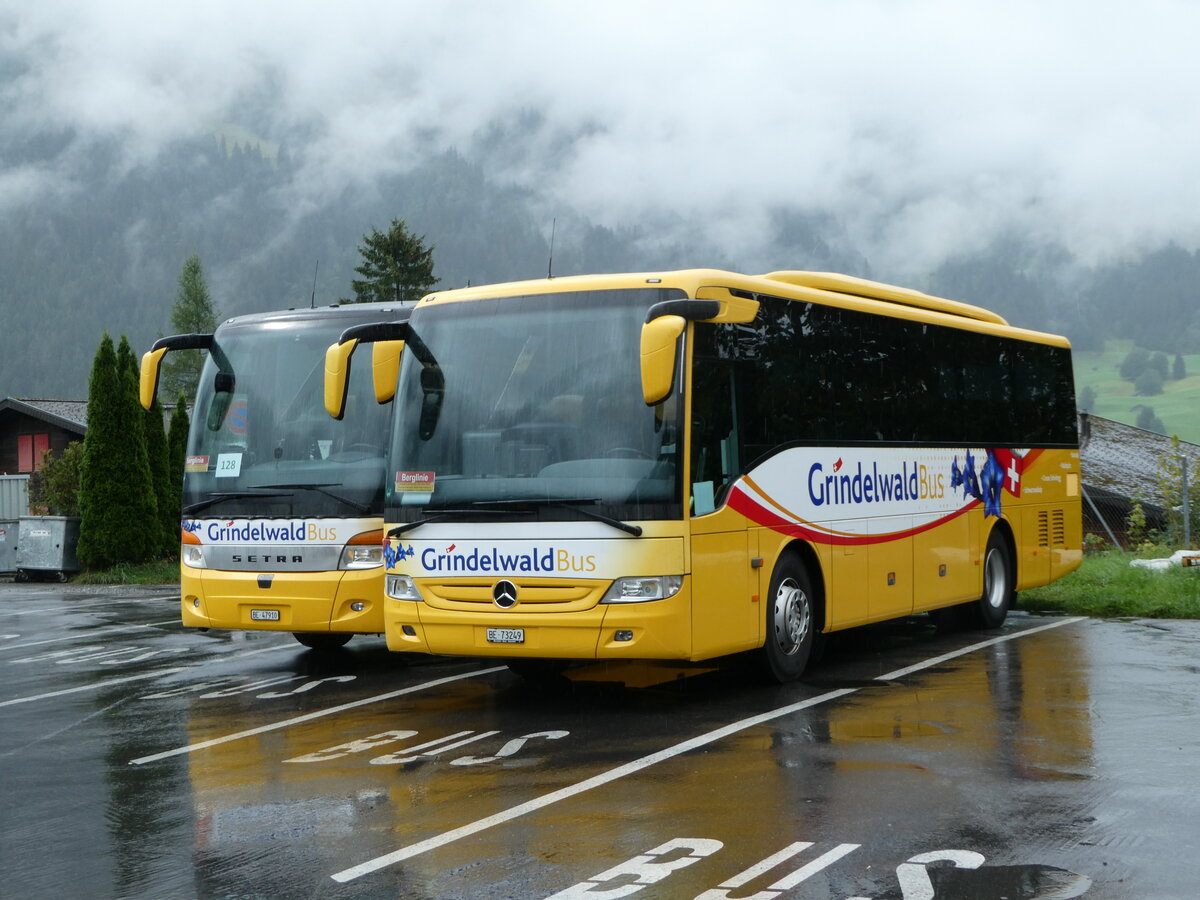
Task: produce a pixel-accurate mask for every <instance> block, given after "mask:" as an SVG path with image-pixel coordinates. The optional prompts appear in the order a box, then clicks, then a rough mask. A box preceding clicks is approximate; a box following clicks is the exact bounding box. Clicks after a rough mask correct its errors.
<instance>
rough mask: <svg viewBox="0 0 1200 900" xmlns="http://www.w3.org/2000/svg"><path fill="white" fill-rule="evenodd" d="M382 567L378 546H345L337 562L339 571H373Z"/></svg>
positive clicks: (380, 550) (381, 557)
mask: <svg viewBox="0 0 1200 900" xmlns="http://www.w3.org/2000/svg"><path fill="white" fill-rule="evenodd" d="M382 565H383V547H381V546H380V545H379V544H347V545H346V547H345V549H344V550H342V558H341V559H340V560H339V561H338V568H339V569H375V568H378V567H379V566H382Z"/></svg>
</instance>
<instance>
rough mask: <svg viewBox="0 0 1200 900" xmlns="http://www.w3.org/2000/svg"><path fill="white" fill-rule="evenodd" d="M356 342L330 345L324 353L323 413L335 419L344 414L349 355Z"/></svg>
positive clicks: (356, 344)
mask: <svg viewBox="0 0 1200 900" xmlns="http://www.w3.org/2000/svg"><path fill="white" fill-rule="evenodd" d="M357 346H358V341H356V340H349V341H346V342H345V343H338V344H330V345H329V348H328V349H327V350H326V351H325V412H327V413H329V415H330V416H332V417H333V418H335V419H341V418H342V416H344V415H345V414H346V391H347V389H348V388H349V387H350V355H351V354H352V353H353V352H354V348H355V347H357Z"/></svg>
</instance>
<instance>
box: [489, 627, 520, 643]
mask: <svg viewBox="0 0 1200 900" xmlns="http://www.w3.org/2000/svg"><path fill="white" fill-rule="evenodd" d="M487 639H488V643H489V644H523V643H525V629H524V628H489V629H488V630H487Z"/></svg>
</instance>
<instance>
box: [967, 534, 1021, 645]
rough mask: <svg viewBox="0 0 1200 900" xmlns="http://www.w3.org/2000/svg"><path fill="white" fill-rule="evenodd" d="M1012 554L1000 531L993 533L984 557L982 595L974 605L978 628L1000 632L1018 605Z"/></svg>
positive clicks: (989, 538) (974, 617)
mask: <svg viewBox="0 0 1200 900" xmlns="http://www.w3.org/2000/svg"><path fill="white" fill-rule="evenodd" d="M1015 584H1016V579H1015V577H1014V571H1013V564H1012V554H1011V553H1010V552H1009V549H1008V542H1007V541H1005V540H1004V537H1003V536H1002V535H1001V534H1000V532H999V531H996V530H995V529H993V530H992V533H991V536H990V537H988V542H987V549H986V550H985V551H984V553H983V593H982V594H980V596H979V599H978V600H977V601H975V609H974V615H973V617H972V618H973V619H974V620H975V622H974V624H975V625H976V626H977V627H979V628H999V627H1000V626H1001V625H1003V624H1004V620H1005V618H1007V616H1008V611H1009V610H1010V609H1012V607H1013V606H1014V605H1015V603H1016V599H1017V592H1016V590H1015Z"/></svg>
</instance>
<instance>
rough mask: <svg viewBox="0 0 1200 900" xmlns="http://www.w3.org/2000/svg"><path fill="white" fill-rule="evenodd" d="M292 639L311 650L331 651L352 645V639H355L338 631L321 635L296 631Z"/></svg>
mask: <svg viewBox="0 0 1200 900" xmlns="http://www.w3.org/2000/svg"><path fill="white" fill-rule="evenodd" d="M292 637H294V638H295V639H296V640H298V641H299V642H300V643H301V644H303V645H304V646H305V647H308V648H309V649H310V650H320V651H329V650H337V649H338V648H339V647H345V646H346V645H347V644H348V643H350V638H352V637H354V635H352V634H346V633H344V632H337V631H331V632H328V633H326V632H321V633H319V634H316V633H313V632H311V631H294V632H292Z"/></svg>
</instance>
